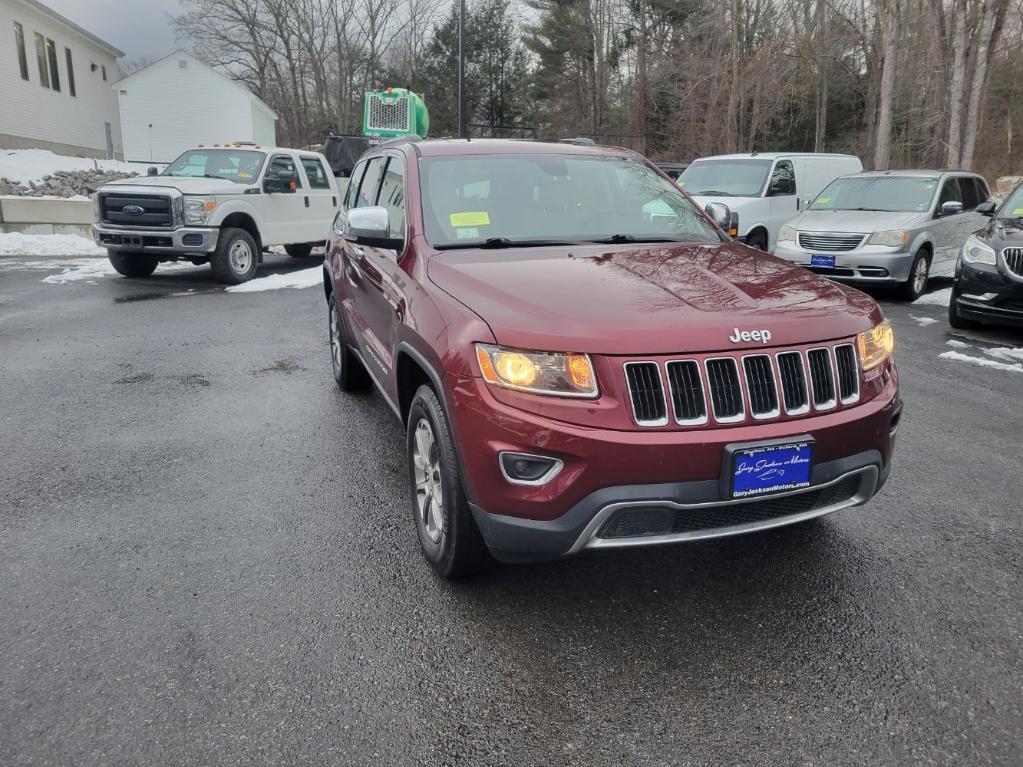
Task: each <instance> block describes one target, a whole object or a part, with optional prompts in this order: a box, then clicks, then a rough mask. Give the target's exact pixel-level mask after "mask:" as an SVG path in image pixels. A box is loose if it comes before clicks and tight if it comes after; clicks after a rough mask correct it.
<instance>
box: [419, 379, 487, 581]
mask: <svg viewBox="0 0 1023 767" xmlns="http://www.w3.org/2000/svg"><path fill="white" fill-rule="evenodd" d="M407 428H408V431H407V434H406V446H407V452H408V470H409V488H410V490H411V495H412V514H413V516H414V518H415V523H416V531H417V533H418V534H419V543H420V544H421V546H422V549H423V554H424V555H425V557H426V560H427V561H428V562H429V563H430V564H431V565H432V566H433V568H434V569H435V570H436V571H437V572H438V573H440V574H441V575H443V576H444V577H445V578H452V579H453V578H462V577H465V576H468V575H472V574H474V573H477V572H479V571H481V570H483V569H485V568H486V567H487V566H488V565H490V564H491V563H492V562H493V560H492V558H491V556H490V551H489V550H488V549H487V544H486V543H484V541H483V537H482V536H481V535H480V531H479V529H478V528H477V527H476V523H475V522H474V521H473V518H472V512H470V511H469V502H468V501H467V500H466V497H465V491H464V490H463V489H462V473H461V468H460V467H459V465H458V454H457V453H456V452H455V443H454V441H453V440H452V438H451V429H450V427H449V426H448V420H447V417H446V416H445V415H444V409H443V408H442V407H441V405H440V402H439V401H438V399H437V395H436V394H435V393H434V391H433V389H431V388H430V387H429V386H420V387H419V390H418V391H417V392H416V396H415V398H414V399H413V400H412V406H411V408H410V409H409V416H408V426H407Z"/></svg>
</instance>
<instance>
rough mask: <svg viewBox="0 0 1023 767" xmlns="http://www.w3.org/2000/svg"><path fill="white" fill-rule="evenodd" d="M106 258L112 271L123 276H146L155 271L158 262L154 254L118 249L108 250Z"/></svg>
mask: <svg viewBox="0 0 1023 767" xmlns="http://www.w3.org/2000/svg"><path fill="white" fill-rule="evenodd" d="M107 258H109V259H110V265H111V266H112V267H114V271H116V272H117V273H118V274H123V275H124V276H125V277H148V276H149V275H151V274H152V273H153V272H155V271H156V265H157V264H158V263H160V262H159V261H158V260H157V258H156V256H150V255H146V254H144V253H128V252H124V251H119V250H108V251H107Z"/></svg>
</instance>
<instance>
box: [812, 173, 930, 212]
mask: <svg viewBox="0 0 1023 767" xmlns="http://www.w3.org/2000/svg"><path fill="white" fill-rule="evenodd" d="M937 188H938V179H937V178H932V177H931V176H859V177H856V176H850V177H847V178H838V179H835V180H834V181H832V182H831V183H830V184H828V186H827V187H826V188H825V189H824V191H823V192H821V193H820V194H819V195H817V199H816V200H814V201H813V202H812V203H811V204H810V210H875V211H882V212H885V213H911V212H917V213H922V212H925V211H928V210H930V209H931V200H932V199H934V191H935V190H936V189H937Z"/></svg>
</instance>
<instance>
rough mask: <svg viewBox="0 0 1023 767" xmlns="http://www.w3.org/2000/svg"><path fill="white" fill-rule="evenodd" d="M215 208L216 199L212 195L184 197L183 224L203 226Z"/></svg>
mask: <svg viewBox="0 0 1023 767" xmlns="http://www.w3.org/2000/svg"><path fill="white" fill-rule="evenodd" d="M216 209H217V201H216V199H215V198H213V197H186V198H185V224H186V225H188V226H203V225H204V224H205V223H206V222H207V221H208V220H209V217H210V214H211V213H213V211H214V210H216Z"/></svg>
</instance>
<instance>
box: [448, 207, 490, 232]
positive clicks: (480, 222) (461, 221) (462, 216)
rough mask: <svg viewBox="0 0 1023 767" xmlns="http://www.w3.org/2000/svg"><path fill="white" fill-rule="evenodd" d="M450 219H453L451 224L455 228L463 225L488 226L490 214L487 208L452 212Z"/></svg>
mask: <svg viewBox="0 0 1023 767" xmlns="http://www.w3.org/2000/svg"><path fill="white" fill-rule="evenodd" d="M448 219H449V220H450V221H451V226H453V227H455V228H460V227H463V226H488V225H489V224H490V214H489V213H487V212H486V211H485V210H479V211H467V212H464V213H452V214H451V215H450V216H448Z"/></svg>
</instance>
